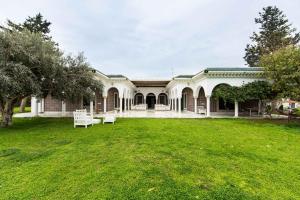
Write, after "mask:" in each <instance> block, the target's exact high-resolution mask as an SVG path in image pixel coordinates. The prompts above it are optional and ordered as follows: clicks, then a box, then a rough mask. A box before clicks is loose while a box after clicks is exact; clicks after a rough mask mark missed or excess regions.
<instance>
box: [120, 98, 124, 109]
mask: <svg viewBox="0 0 300 200" xmlns="http://www.w3.org/2000/svg"><path fill="white" fill-rule="evenodd" d="M122 105H123V98H120V113H121V112H122Z"/></svg>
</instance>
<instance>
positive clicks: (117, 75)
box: [106, 74, 127, 78]
mask: <svg viewBox="0 0 300 200" xmlns="http://www.w3.org/2000/svg"><path fill="white" fill-rule="evenodd" d="M106 76H107V77H108V78H127V77H126V76H124V75H122V74H109V75H106Z"/></svg>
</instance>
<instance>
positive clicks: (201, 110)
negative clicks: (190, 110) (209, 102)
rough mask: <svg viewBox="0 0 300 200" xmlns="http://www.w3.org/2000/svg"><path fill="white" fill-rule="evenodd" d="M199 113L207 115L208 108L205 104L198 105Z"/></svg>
mask: <svg viewBox="0 0 300 200" xmlns="http://www.w3.org/2000/svg"><path fill="white" fill-rule="evenodd" d="M198 113H199V114H204V115H206V108H205V107H204V106H198Z"/></svg>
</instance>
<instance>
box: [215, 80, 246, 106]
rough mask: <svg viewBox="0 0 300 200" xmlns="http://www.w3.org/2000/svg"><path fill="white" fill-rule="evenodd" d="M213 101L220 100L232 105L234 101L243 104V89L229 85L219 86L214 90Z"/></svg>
mask: <svg viewBox="0 0 300 200" xmlns="http://www.w3.org/2000/svg"><path fill="white" fill-rule="evenodd" d="M212 97H213V98H214V99H218V98H222V99H223V100H224V103H225V104H226V103H228V102H230V103H234V102H235V101H238V102H243V101H245V100H246V96H245V92H244V88H241V87H236V86H230V85H225V84H222V85H219V86H217V88H216V89H214V92H213V96H212Z"/></svg>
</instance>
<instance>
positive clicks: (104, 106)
mask: <svg viewBox="0 0 300 200" xmlns="http://www.w3.org/2000/svg"><path fill="white" fill-rule="evenodd" d="M106 99H107V97H103V112H104V113H106Z"/></svg>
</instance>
